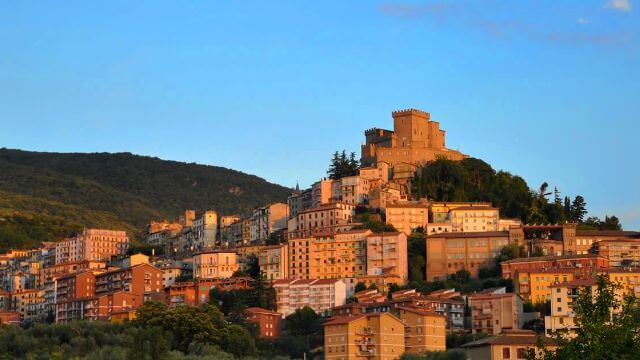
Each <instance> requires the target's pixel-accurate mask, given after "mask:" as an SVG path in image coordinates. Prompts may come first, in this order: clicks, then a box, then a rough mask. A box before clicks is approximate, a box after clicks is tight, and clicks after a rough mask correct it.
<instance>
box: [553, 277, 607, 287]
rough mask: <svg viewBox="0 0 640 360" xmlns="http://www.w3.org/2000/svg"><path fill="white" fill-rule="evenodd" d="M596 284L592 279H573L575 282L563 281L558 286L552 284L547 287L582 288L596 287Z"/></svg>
mask: <svg viewBox="0 0 640 360" xmlns="http://www.w3.org/2000/svg"><path fill="white" fill-rule="evenodd" d="M597 283H598V282H597V281H595V280H594V279H575V280H571V281H565V282H562V283H559V284H552V285H549V287H551V288H556V287H582V286H593V285H596V284H597Z"/></svg>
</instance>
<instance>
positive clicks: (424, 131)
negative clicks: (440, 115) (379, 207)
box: [361, 109, 469, 168]
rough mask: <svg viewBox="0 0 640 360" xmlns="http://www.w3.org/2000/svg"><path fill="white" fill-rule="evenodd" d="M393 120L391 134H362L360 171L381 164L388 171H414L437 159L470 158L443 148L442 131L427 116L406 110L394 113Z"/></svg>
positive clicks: (413, 110)
mask: <svg viewBox="0 0 640 360" xmlns="http://www.w3.org/2000/svg"><path fill="white" fill-rule="evenodd" d="M392 116H393V131H391V130H385V129H379V128H373V129H369V130H367V131H365V133H364V135H365V137H366V143H365V144H364V145H362V157H361V164H362V166H363V167H375V166H377V165H378V163H381V162H382V163H386V164H388V166H389V167H390V168H397V167H398V166H397V165H401V167H402V166H403V165H406V166H409V167H416V166H419V165H421V164H423V163H425V162H427V161H432V160H435V159H436V158H438V157H444V158H446V159H449V160H454V161H459V160H462V159H464V158H468V157H469V156H468V155H465V154H463V153H461V152H459V151H457V150H451V149H447V148H446V146H445V137H446V135H445V131H444V130H440V123H438V122H436V121H431V115H430V114H429V113H428V112H426V111H422V110H416V109H407V110H399V111H394V112H393V113H392Z"/></svg>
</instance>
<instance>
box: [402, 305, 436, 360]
mask: <svg viewBox="0 0 640 360" xmlns="http://www.w3.org/2000/svg"><path fill="white" fill-rule="evenodd" d="M398 310H399V312H398V314H399V315H398V316H399V318H400V319H401V320H402V321H403V322H404V324H405V335H404V336H405V351H406V352H407V353H410V354H421V353H427V352H434V351H435V352H438V351H446V350H447V345H446V318H445V317H444V316H442V315H438V314H436V313H435V312H433V311H430V310H427V309H424V308H419V307H413V306H401V307H399V308H398Z"/></svg>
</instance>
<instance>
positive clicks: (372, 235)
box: [367, 231, 404, 237]
mask: <svg viewBox="0 0 640 360" xmlns="http://www.w3.org/2000/svg"><path fill="white" fill-rule="evenodd" d="M400 234H404V233H401V232H399V231H388V232H382V233H372V234H370V235H367V237H381V236H398V235H400Z"/></svg>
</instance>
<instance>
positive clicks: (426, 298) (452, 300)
mask: <svg viewBox="0 0 640 360" xmlns="http://www.w3.org/2000/svg"><path fill="white" fill-rule="evenodd" d="M393 295H394V298H393V299H392V302H393V303H394V304H395V305H394V306H395V307H398V306H411V307H416V308H419V309H425V310H427V311H431V312H434V313H436V314H438V315H441V316H443V317H444V318H445V319H446V329H447V332H448V333H449V334H452V333H456V332H460V331H463V330H464V308H465V303H464V301H463V300H462V297H461V296H460V293H459V292H456V291H455V290H453V289H447V290H442V291H434V292H432V293H431V294H429V295H424V294H421V293H419V292H415V291H414V292H413V293H412V294H398V295H396V293H394V294H393Z"/></svg>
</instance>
